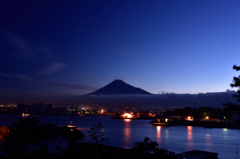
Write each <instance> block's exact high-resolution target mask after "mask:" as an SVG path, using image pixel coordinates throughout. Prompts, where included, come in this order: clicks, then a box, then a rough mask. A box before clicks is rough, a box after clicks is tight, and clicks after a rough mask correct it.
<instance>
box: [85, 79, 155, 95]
mask: <svg viewBox="0 0 240 159" xmlns="http://www.w3.org/2000/svg"><path fill="white" fill-rule="evenodd" d="M115 94H120V95H122V94H151V93H149V92H147V91H145V90H143V89H141V88H136V87H133V86H131V85H130V84H127V83H125V82H124V81H122V80H118V79H116V80H114V81H113V82H111V83H109V84H108V85H106V86H104V87H102V88H100V89H98V90H96V91H94V92H92V93H89V94H87V95H115Z"/></svg>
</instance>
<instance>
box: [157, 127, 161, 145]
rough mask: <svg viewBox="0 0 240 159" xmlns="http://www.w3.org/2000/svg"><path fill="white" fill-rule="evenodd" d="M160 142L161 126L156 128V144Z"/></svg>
mask: <svg viewBox="0 0 240 159" xmlns="http://www.w3.org/2000/svg"><path fill="white" fill-rule="evenodd" d="M160 142H161V126H157V143H158V144H159V145H160Z"/></svg>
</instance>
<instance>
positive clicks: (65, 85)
mask: <svg viewBox="0 0 240 159" xmlns="http://www.w3.org/2000/svg"><path fill="white" fill-rule="evenodd" d="M51 84H52V85H55V86H60V87H68V88H71V89H79V90H96V89H98V88H95V87H92V86H87V85H83V84H70V83H65V82H52V83H51Z"/></svg>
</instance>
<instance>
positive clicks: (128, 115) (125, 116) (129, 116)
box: [122, 113, 132, 118]
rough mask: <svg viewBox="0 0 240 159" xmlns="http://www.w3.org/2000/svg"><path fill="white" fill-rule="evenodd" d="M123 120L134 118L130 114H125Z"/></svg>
mask: <svg viewBox="0 0 240 159" xmlns="http://www.w3.org/2000/svg"><path fill="white" fill-rule="evenodd" d="M122 117H123V118H132V115H131V114H129V113H125V114H123V115H122Z"/></svg>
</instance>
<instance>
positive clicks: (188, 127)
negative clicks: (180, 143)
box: [187, 126, 193, 149]
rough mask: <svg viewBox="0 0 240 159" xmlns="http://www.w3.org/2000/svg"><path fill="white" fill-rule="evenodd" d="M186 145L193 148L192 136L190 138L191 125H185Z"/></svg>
mask: <svg viewBox="0 0 240 159" xmlns="http://www.w3.org/2000/svg"><path fill="white" fill-rule="evenodd" d="M187 132H188V134H187V140H188V142H187V146H188V148H189V149H192V148H193V138H192V126H187Z"/></svg>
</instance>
